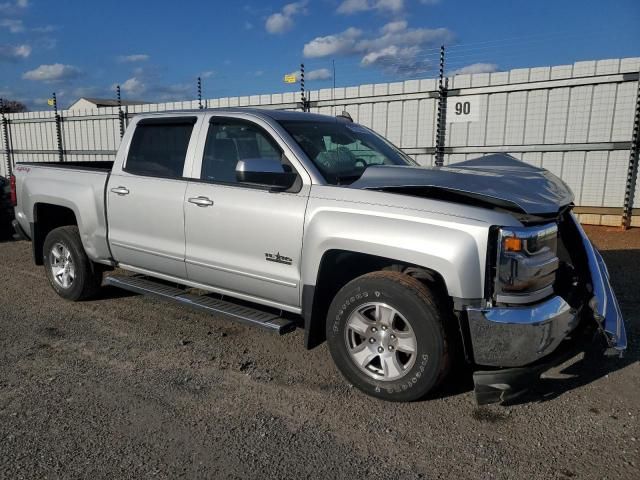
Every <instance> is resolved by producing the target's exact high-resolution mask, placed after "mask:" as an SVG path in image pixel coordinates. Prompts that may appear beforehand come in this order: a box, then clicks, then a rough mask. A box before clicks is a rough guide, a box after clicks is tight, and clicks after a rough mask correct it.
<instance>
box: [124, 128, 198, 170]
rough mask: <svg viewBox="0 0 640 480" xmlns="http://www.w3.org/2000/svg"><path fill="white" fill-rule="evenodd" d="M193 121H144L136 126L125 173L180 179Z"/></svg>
mask: <svg viewBox="0 0 640 480" xmlns="http://www.w3.org/2000/svg"><path fill="white" fill-rule="evenodd" d="M195 121H196V119H195V117H182V118H175V119H172V118H161V119H143V120H141V121H140V122H138V124H137V125H136V129H135V132H134V133H133V139H132V141H131V146H130V147H129V153H128V155H127V162H126V164H125V168H124V170H125V171H126V172H129V173H133V174H135V175H144V176H151V177H164V178H181V177H182V172H183V170H184V163H185V159H186V155H187V149H188V148H189V141H190V140H191V133H192V132H193V125H194V124H195Z"/></svg>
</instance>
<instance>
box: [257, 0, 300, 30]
mask: <svg viewBox="0 0 640 480" xmlns="http://www.w3.org/2000/svg"><path fill="white" fill-rule="evenodd" d="M307 3H308V0H301V1H299V2H294V3H288V4H286V5H285V6H284V7H282V10H281V11H279V12H276V13H273V14H271V15H269V16H268V17H267V20H266V22H265V25H264V26H265V28H266V30H267V32H269V33H271V34H281V33H285V32H286V31H288V30H291V28H292V27H293V25H294V18H295V17H296V16H297V15H300V14H303V13H306V8H307Z"/></svg>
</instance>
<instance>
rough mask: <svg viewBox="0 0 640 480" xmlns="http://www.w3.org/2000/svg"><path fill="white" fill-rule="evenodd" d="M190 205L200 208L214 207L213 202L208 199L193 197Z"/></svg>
mask: <svg viewBox="0 0 640 480" xmlns="http://www.w3.org/2000/svg"><path fill="white" fill-rule="evenodd" d="M189 203H193V204H194V205H197V206H199V207H210V206H211V205H213V200H211V199H209V198H207V197H192V198H190V199H189Z"/></svg>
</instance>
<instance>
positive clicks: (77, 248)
mask: <svg viewBox="0 0 640 480" xmlns="http://www.w3.org/2000/svg"><path fill="white" fill-rule="evenodd" d="M42 258H43V259H44V267H45V271H46V272H47V279H48V280H49V283H50V284H51V287H53V289H54V290H55V291H56V293H57V294H58V295H60V296H61V297H62V298H65V299H67V300H72V301H77V300H84V299H87V298H89V297H91V296H92V295H94V294H95V293H96V292H97V290H98V289H99V288H100V285H101V284H102V269H101V268H100V267H99V266H98V265H96V264H94V263H93V262H92V261H91V260H89V257H87V254H86V253H85V251H84V247H83V246H82V241H81V240H80V232H79V231H78V227H76V226H75V225H69V226H65V227H59V228H56V229H54V230H51V231H50V232H49V234H48V235H47V238H45V240H44V246H43V252H42Z"/></svg>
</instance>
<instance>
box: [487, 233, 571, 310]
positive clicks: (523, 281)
mask: <svg viewBox="0 0 640 480" xmlns="http://www.w3.org/2000/svg"><path fill="white" fill-rule="evenodd" d="M557 246H558V226H557V225H556V224H555V223H550V224H546V225H540V226H532V227H520V228H516V227H502V228H500V229H499V230H498V248H497V262H496V268H495V281H494V292H493V296H494V301H495V302H497V303H508V304H526V303H533V302H536V301H538V300H542V299H543V298H545V297H548V296H549V295H551V294H552V293H553V284H554V282H555V279H556V271H557V270H558V265H559V260H558V257H557Z"/></svg>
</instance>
